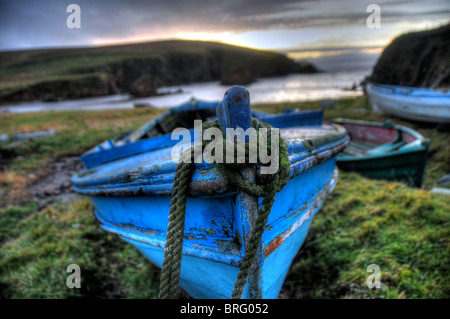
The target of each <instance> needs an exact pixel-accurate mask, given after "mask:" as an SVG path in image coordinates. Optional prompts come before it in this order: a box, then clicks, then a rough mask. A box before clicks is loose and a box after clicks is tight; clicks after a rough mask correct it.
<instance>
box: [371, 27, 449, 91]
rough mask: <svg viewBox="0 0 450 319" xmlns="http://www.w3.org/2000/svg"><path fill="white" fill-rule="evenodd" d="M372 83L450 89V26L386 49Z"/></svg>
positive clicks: (412, 36)
mask: <svg viewBox="0 0 450 319" xmlns="http://www.w3.org/2000/svg"><path fill="white" fill-rule="evenodd" d="M368 80H369V81H371V82H375V83H382V84H389V85H401V86H412V87H426V88H447V89H448V88H450V24H448V25H446V26H443V27H440V28H437V29H433V30H427V31H422V32H412V33H407V34H403V35H401V36H399V37H397V38H396V39H395V40H394V41H393V42H392V43H391V44H390V45H389V46H387V47H386V49H385V50H384V52H383V54H382V55H381V57H380V58H379V60H378V62H377V64H376V65H375V67H374V69H373V73H372V75H371V76H370V77H369V79H368Z"/></svg>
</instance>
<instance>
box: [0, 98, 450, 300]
mask: <svg viewBox="0 0 450 319" xmlns="http://www.w3.org/2000/svg"><path fill="white" fill-rule="evenodd" d="M285 107H287V108H296V107H299V108H303V109H310V108H320V105H319V102H306V103H290V104H286V105H284V104H277V105H269V104H268V105H260V106H257V107H256V108H258V109H261V110H265V111H270V112H274V113H275V112H278V111H281V110H283V108H285ZM157 113H158V111H154V110H139V109H138V110H127V111H106V112H80V113H75V112H74V113H72V112H54V113H53V112H52V113H38V114H20V115H19V114H7V115H5V116H2V118H0V131H2V132H3V131H5V132H7V133H18V132H23V131H34V130H40V129H51V128H57V129H58V130H59V133H58V134H57V135H55V136H52V137H49V138H46V139H42V140H36V141H30V142H27V143H26V145H24V146H23V150H22V153H21V155H18V156H15V157H14V158H13V159H11V161H10V162H9V164H8V166H7V167H5V168H4V170H3V172H1V175H0V191H2V192H3V193H2V194H3V195H2V198H6V197H8V198H9V202H6V201H4V202H3V203H2V206H0V207H1V208H0V231H1V234H2V241H3V245H2V246H1V248H0V297H6V298H78V297H98V298H115V297H116V298H117V297H118V298H155V297H156V296H157V291H158V284H159V270H158V269H156V268H154V267H153V266H152V265H151V264H150V263H149V262H148V261H147V260H146V259H145V258H144V257H142V256H141V255H140V254H139V253H138V252H137V250H136V249H135V248H134V247H132V246H131V245H129V244H126V243H124V242H123V241H120V240H119V239H118V238H117V237H116V236H115V235H111V234H109V233H106V232H104V231H102V230H101V229H100V228H99V227H98V225H96V223H95V221H94V218H93V217H92V213H91V212H92V205H91V204H90V202H89V200H88V199H87V198H84V197H82V198H80V199H78V200H76V201H75V202H73V203H62V202H54V203H53V204H51V205H48V206H47V207H44V208H42V209H38V208H37V207H36V204H35V203H32V202H31V203H30V202H29V200H25V199H24V198H25V197H24V196H23V195H22V196H21V197H23V198H14V196H12V195H10V194H11V191H12V190H13V189H15V188H18V187H23V188H26V186H27V180H28V176H29V174H30V173H31V172H35V171H39V170H42V169H44V168H45V166H47V165H48V163H50V162H51V161H52V160H54V159H55V158H58V157H64V156H68V155H74V154H76V155H79V154H80V153H81V152H82V151H84V150H86V149H88V148H90V147H92V146H94V145H96V144H97V143H99V142H101V141H103V140H104V139H106V138H110V137H111V136H115V137H117V136H119V135H120V134H122V133H124V132H126V131H128V130H130V129H132V128H136V127H137V126H138V125H140V124H143V123H144V122H146V121H147V120H149V119H150V118H151V117H153V116H155V115H156V114H157ZM325 117H326V119H329V118H334V117H347V118H355V119H367V120H377V121H380V120H384V119H385V118H384V117H382V116H379V115H376V114H372V112H371V111H370V106H369V105H368V104H367V103H366V101H365V100H364V99H363V98H358V99H348V100H340V101H337V104H336V105H335V106H334V107H330V108H327V109H326V110H325ZM396 122H398V123H401V124H404V125H406V126H409V127H412V128H415V129H417V130H418V131H419V132H420V133H422V134H423V135H424V136H425V137H428V138H430V139H431V149H430V158H429V161H428V164H427V168H426V173H425V185H424V189H412V188H409V187H407V186H404V185H402V184H399V183H389V182H385V181H373V180H368V179H365V178H362V177H360V176H358V175H357V174H354V173H345V172H340V180H339V183H338V185H337V187H336V189H335V191H334V192H333V194H332V195H331V196H330V197H329V198H328V199H327V200H326V202H325V205H324V206H323V208H322V210H321V211H320V212H319V213H318V214H317V216H316V218H315V220H314V221H313V224H312V228H311V230H310V233H309V235H308V237H307V240H306V242H305V245H304V246H303V248H302V250H301V251H300V252H299V254H298V255H297V257H296V259H295V262H294V263H293V265H292V267H291V269H290V272H289V274H288V277H287V279H286V281H285V283H284V286H283V289H282V292H281V294H280V297H282V298H367V297H369V298H372V297H373V298H448V297H450V289H449V288H450V278H449V275H448V271H447V268H448V265H449V262H450V243H449V229H450V227H449V226H450V225H449V222H450V203H449V200H448V197H444V196H443V195H436V194H431V193H430V192H428V191H427V189H429V188H430V187H433V186H435V185H436V180H437V178H438V177H441V176H442V175H444V174H445V173H448V168H449V167H450V148H449V147H450V146H449V145H448V140H449V138H450V136H449V135H450V134H449V133H448V132H443V131H439V130H438V129H436V128H433V127H418V126H417V125H415V124H411V123H407V122H401V121H397V120H396ZM17 194H20V192H17ZM11 196H12V197H11ZM16 197H17V195H16ZM69 264H78V265H79V266H80V267H81V271H82V284H81V289H68V288H67V287H66V278H67V276H68V275H69V274H68V273H67V272H66V268H67V266H68V265H69ZM370 264H378V265H379V266H380V270H381V282H382V287H381V289H372V290H370V289H368V288H367V286H366V280H367V277H368V276H369V275H370V274H371V273H368V272H367V266H368V265H370Z"/></svg>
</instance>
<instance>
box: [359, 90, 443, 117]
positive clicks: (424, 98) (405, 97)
mask: <svg viewBox="0 0 450 319" xmlns="http://www.w3.org/2000/svg"><path fill="white" fill-rule="evenodd" d="M366 94H367V96H368V98H369V101H370V103H371V104H372V107H373V108H374V110H375V111H377V112H379V113H384V114H386V115H392V116H395V117H399V118H403V119H406V120H413V121H419V122H431V123H441V124H448V123H450V91H449V90H438V89H426V88H414V87H405V86H397V85H386V84H376V83H368V84H367V85H366Z"/></svg>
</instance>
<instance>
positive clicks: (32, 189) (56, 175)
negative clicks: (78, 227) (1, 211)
mask: <svg viewBox="0 0 450 319" xmlns="http://www.w3.org/2000/svg"><path fill="white" fill-rule="evenodd" d="M1 166H3V167H2V170H3V171H7V169H8V163H3V165H1ZM83 168H84V166H83V163H82V162H81V160H80V157H79V156H70V157H65V158H62V159H59V160H55V161H53V162H52V163H50V164H49V165H48V166H47V167H46V168H44V169H40V170H37V171H34V172H31V173H28V174H26V176H25V179H24V182H23V183H22V185H20V186H21V187H19V188H20V192H18V190H17V189H14V188H11V189H7V190H6V191H5V193H4V194H3V196H2V197H3V199H2V200H0V207H5V206H7V205H11V204H12V205H20V204H25V203H27V202H30V201H33V202H36V203H37V210H38V211H39V210H41V209H43V208H44V207H46V206H48V205H50V204H52V203H54V202H56V201H61V202H63V203H71V202H73V201H75V200H76V199H77V198H78V195H77V194H76V193H75V192H74V190H73V189H72V182H71V177H72V175H73V174H75V173H76V172H78V171H80V170H82V169H83Z"/></svg>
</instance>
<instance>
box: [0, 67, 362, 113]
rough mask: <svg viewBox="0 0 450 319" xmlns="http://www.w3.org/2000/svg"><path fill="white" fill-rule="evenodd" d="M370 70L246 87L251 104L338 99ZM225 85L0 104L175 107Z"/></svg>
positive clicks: (216, 93) (216, 96)
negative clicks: (133, 95) (143, 94)
mask: <svg viewBox="0 0 450 319" xmlns="http://www.w3.org/2000/svg"><path fill="white" fill-rule="evenodd" d="M369 73H370V71H363V70H358V71H351V72H335V73H317V74H293V75H288V76H285V77H273V78H264V79H259V80H258V81H256V82H254V83H252V84H250V85H247V86H245V87H246V88H247V89H248V90H249V92H250V99H251V102H252V104H253V103H255V104H256V103H275V102H293V101H308V100H324V99H337V98H343V97H352V96H359V95H362V92H361V91H349V90H343V89H344V88H349V87H351V86H352V85H353V83H359V82H360V81H361V80H362V79H363V78H364V77H365V76H366V75H368V74H369ZM227 88H228V86H223V85H221V84H220V83H219V82H203V83H193V84H188V85H179V86H172V87H163V88H160V89H159V92H160V93H164V92H174V91H176V90H178V89H181V90H182V92H181V93H175V94H168V95H162V96H155V97H148V98H139V99H132V98H130V96H128V95H126V94H122V95H120V94H119V95H111V96H105V97H96V98H88V99H81V100H71V101H61V102H33V103H24V104H19V105H6V106H1V107H0V113H1V112H13V113H23V112H40V111H62V110H65V111H68V110H83V111H88V110H108V109H128V108H133V107H134V104H135V103H148V104H150V105H152V106H153V107H175V106H178V105H180V104H182V103H184V102H186V101H188V100H190V99H191V98H192V97H195V98H196V99H200V100H206V101H219V100H221V99H222V97H223V94H224V93H225V91H226V89H227Z"/></svg>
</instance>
